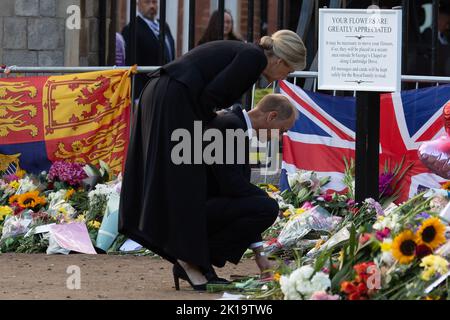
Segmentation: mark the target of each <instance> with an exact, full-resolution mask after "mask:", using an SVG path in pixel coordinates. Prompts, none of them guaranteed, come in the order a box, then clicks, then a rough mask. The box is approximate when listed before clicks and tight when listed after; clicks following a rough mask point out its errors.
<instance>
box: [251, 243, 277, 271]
mask: <svg viewBox="0 0 450 320" xmlns="http://www.w3.org/2000/svg"><path fill="white" fill-rule="evenodd" d="M253 252H254V254H255V262H256V265H257V266H258V268H259V270H260V272H261V279H265V278H270V277H271V276H272V275H273V271H274V269H275V268H276V263H274V262H272V261H270V260H269V259H268V258H267V256H266V255H265V252H264V248H263V247H262V246H261V247H256V248H254V249H253Z"/></svg>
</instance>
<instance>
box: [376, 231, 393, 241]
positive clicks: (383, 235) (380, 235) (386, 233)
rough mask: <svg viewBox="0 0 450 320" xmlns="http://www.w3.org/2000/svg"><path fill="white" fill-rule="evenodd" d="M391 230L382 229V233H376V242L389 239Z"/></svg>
mask: <svg viewBox="0 0 450 320" xmlns="http://www.w3.org/2000/svg"><path fill="white" fill-rule="evenodd" d="M390 234H391V230H390V229H389V228H384V229H383V230H382V231H377V232H376V234H375V237H376V238H377V240H378V241H383V240H384V239H385V238H387V237H389V235H390Z"/></svg>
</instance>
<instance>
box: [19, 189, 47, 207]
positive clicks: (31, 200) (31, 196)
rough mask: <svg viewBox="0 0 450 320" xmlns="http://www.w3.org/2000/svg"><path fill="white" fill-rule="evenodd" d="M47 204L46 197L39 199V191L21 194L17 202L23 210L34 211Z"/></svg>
mask: <svg viewBox="0 0 450 320" xmlns="http://www.w3.org/2000/svg"><path fill="white" fill-rule="evenodd" d="M46 202H47V200H46V199H45V197H39V191H32V192H27V193H24V194H21V195H20V196H19V199H18V201H17V204H18V205H19V206H20V207H21V208H30V209H33V208H35V207H37V206H38V205H44V204H45V203H46Z"/></svg>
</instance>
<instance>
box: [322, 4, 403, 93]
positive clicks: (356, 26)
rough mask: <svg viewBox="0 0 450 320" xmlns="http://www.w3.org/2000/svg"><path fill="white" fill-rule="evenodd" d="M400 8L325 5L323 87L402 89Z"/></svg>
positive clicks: (329, 88) (373, 89) (368, 89)
mask: <svg viewBox="0 0 450 320" xmlns="http://www.w3.org/2000/svg"><path fill="white" fill-rule="evenodd" d="M401 18H402V17H401V11H400V10H380V9H367V10H359V9H348V10H347V9H321V10H320V12H319V19H320V20H319V21H320V22H319V24H320V29H319V89H322V90H351V91H353V90H356V91H379V92H393V91H399V90H400V80H401V46H402V34H401V30H402V22H401Z"/></svg>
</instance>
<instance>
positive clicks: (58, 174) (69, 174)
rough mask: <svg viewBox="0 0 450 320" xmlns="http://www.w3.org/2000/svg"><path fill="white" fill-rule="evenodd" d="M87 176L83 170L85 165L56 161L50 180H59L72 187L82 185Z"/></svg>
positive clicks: (49, 176) (49, 175)
mask: <svg viewBox="0 0 450 320" xmlns="http://www.w3.org/2000/svg"><path fill="white" fill-rule="evenodd" d="M86 177H87V174H86V173H85V172H84V170H83V164H80V163H71V162H66V161H56V162H54V163H53V164H52V166H51V168H50V170H49V174H48V178H49V179H50V180H51V181H55V180H59V181H62V182H67V183H68V184H70V185H72V186H77V185H79V184H81V182H82V181H83V179H85V178H86Z"/></svg>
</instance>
